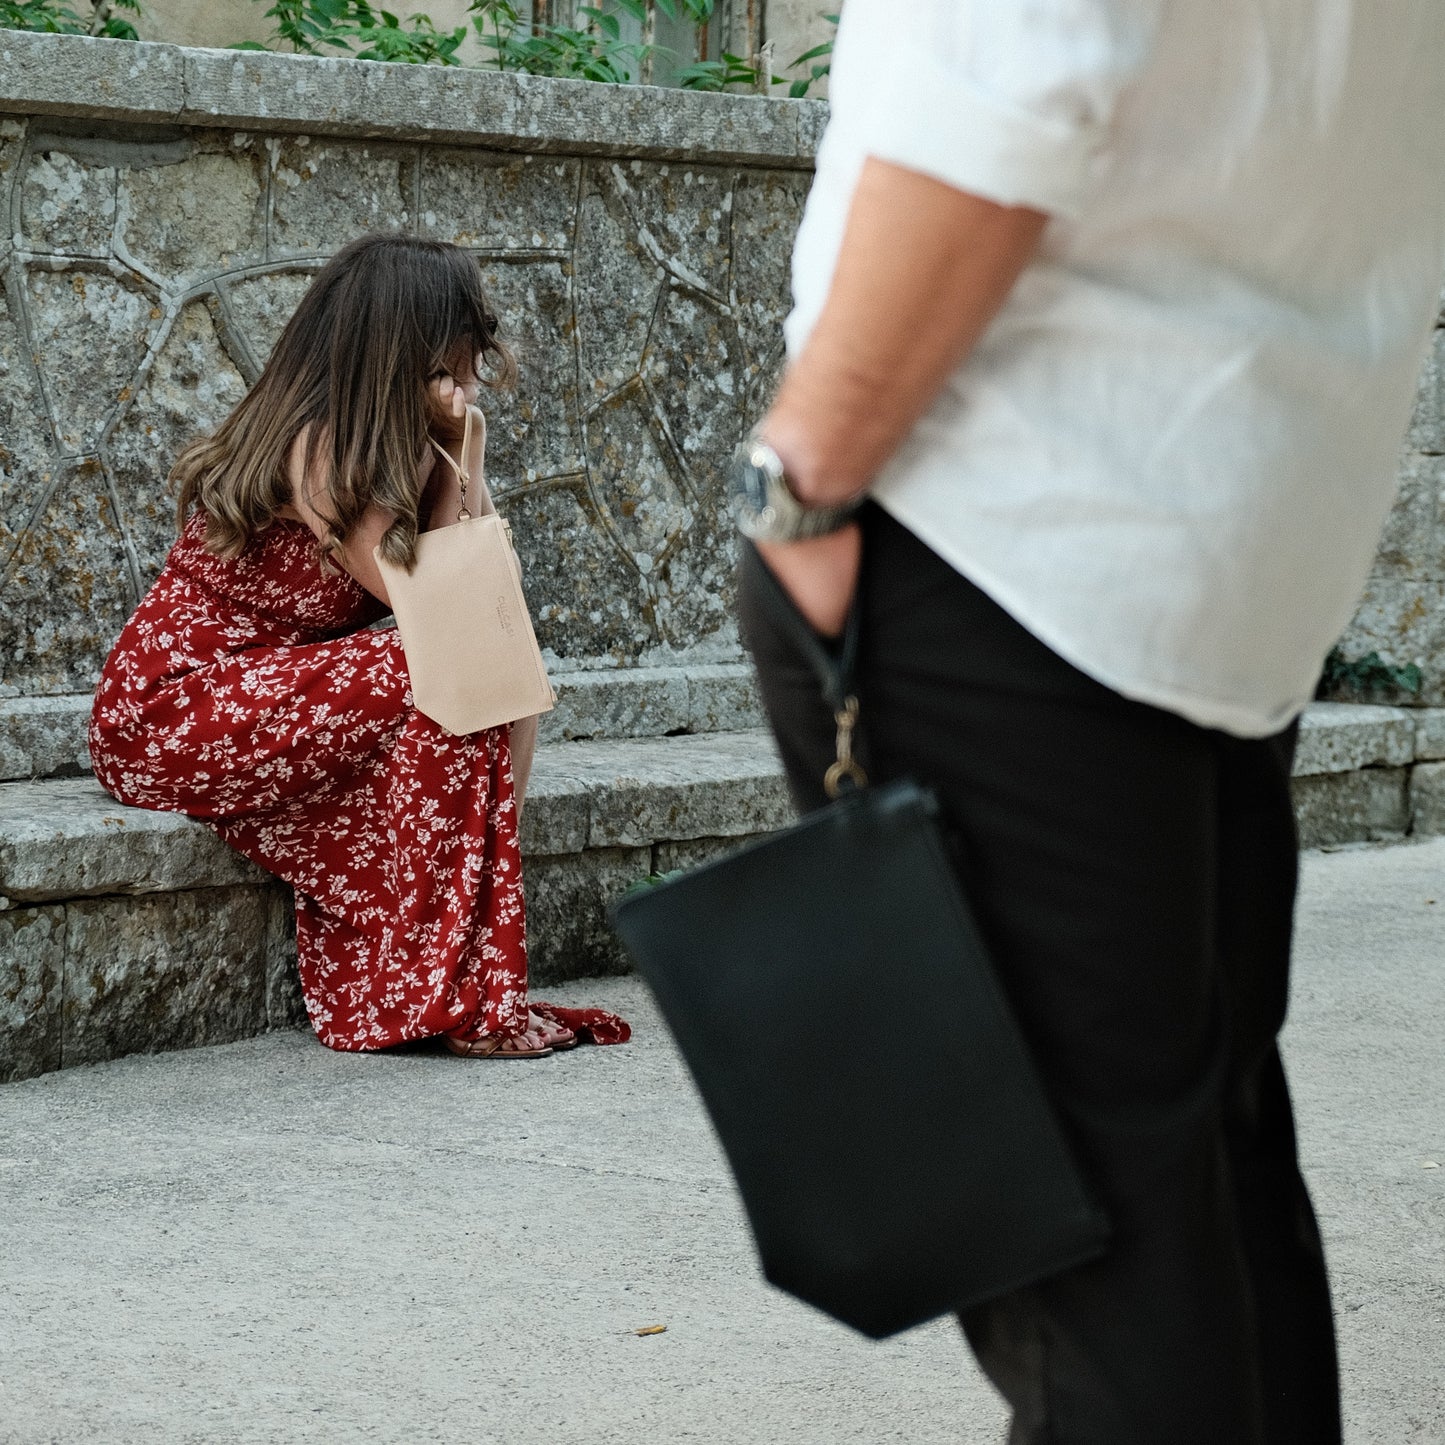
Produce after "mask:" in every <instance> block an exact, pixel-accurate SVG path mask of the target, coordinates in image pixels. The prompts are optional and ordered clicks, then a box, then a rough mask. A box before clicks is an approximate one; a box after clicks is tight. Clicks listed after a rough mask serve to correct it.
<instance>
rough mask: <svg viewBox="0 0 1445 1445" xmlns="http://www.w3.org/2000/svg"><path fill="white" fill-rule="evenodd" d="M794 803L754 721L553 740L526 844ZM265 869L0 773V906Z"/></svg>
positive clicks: (82, 794) (754, 816) (640, 831)
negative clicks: (732, 726) (3, 779)
mask: <svg viewBox="0 0 1445 1445" xmlns="http://www.w3.org/2000/svg"><path fill="white" fill-rule="evenodd" d="M790 815H791V810H790V805H789V802H788V798H787V791H786V788H785V786H784V783H783V775H782V765H781V764H780V763H779V761H778V758H777V754H776V753H775V751H774V749H773V744H772V740H771V738H769V736H768V735H767V734H766V733H765V732H762V731H751V732H741V733H720V734H711V735H698V736H682V737H672V738H643V739H624V740H614V741H610V742H591V743H581V742H579V743H561V744H553V745H550V746H546V747H542V748H539V749H538V752H537V763H536V767H535V769H534V772H533V778H532V787H531V790H530V792H529V795H528V800H527V806H526V809H525V813H524V817H523V823H522V846H523V849H524V851H525V852H526V853H527V854H528V855H542V856H555V855H571V854H576V853H582V852H585V851H588V850H608V849H617V848H632V849H637V848H650V847H651V846H652V845H653V844H654V843H658V842H665V843H676V842H689V841H692V840H696V839H714V838H718V839H721V838H740V837H745V836H748V835H750V834H755V833H765V832H768V831H770V830H771V829H774V828H777V827H780V826H782V824H783V823H785V822H786V821H787V819H788V818H789V816H790ZM646 871H647V870H646V869H645V868H644V869H643V872H644V873H645V872H646ZM266 878H267V875H266V874H265V873H263V872H262V870H261V869H259V868H256V867H255V866H254V865H252V864H250V863H248V862H246V861H245V860H244V859H243V858H241V857H239V856H238V855H237V854H236V853H234V852H232V850H231V849H230V848H228V847H227V846H226V845H225V844H224V843H222V842H221V841H220V840H219V839H218V838H217V837H216V836H215V835H214V834H213V833H212V832H211V831H210V830H209V829H208V828H205V827H203V826H202V825H201V824H199V823H197V822H194V821H193V820H192V819H190V818H185V817H182V816H180V815H179V814H176V813H156V812H151V811H149V810H147V809H144V808H128V807H126V806H124V805H123V804H121V803H117V802H116V801H115V799H113V798H112V797H111V796H110V795H109V794H108V793H107V792H106V791H105V790H104V789H103V788H102V787H101V786H100V784H99V783H97V782H96V781H95V779H94V778H53V779H46V780H42V781H37V782H23V783H5V784H3V785H0V897H3V899H4V903H3V904H0V906H10V907H13V906H17V905H21V904H25V905H28V904H32V903H37V902H46V901H52V900H59V899H70V898H84V897H96V896H101V895H113V894H129V895H134V894H146V893H169V892H174V891H176V890H183V889H194V888H219V887H228V886H233V885H239V884H250V885H255V884H259V883H264V882H265V881H266Z"/></svg>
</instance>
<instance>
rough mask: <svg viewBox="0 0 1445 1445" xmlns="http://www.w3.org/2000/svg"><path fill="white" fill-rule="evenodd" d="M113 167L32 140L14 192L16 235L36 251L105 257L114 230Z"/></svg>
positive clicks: (107, 253) (114, 177) (114, 175)
mask: <svg viewBox="0 0 1445 1445" xmlns="http://www.w3.org/2000/svg"><path fill="white" fill-rule="evenodd" d="M115 188H116V172H115V167H114V166H107V165H95V164H87V163H86V162H85V161H83V160H80V159H78V158H76V157H74V156H71V155H67V154H66V153H65V152H64V151H63V150H60V149H58V148H57V149H55V150H48V149H45V143H44V141H43V140H41V139H37V140H36V141H35V142H34V148H33V153H32V155H31V158H30V164H29V165H28V166H27V167H26V171H25V181H24V184H23V185H22V186H21V188H20V231H21V234H22V235H23V236H24V238H25V241H26V244H27V246H29V247H30V248H31V249H32V250H36V251H56V252H62V253H65V254H67V255H70V256H109V255H110V241H111V232H112V231H113V230H114V228H115Z"/></svg>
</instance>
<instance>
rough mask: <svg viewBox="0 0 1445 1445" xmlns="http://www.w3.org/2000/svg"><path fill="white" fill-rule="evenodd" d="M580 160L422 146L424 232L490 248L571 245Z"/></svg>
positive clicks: (552, 248) (553, 248)
mask: <svg viewBox="0 0 1445 1445" xmlns="http://www.w3.org/2000/svg"><path fill="white" fill-rule="evenodd" d="M580 173H581V165H580V162H578V160H577V159H576V158H575V157H571V156H519V155H509V154H507V153H506V152H500V151H478V150H470V149H468V150H459V149H446V148H437V149H431V148H428V149H427V150H425V151H423V152H422V160H421V208H420V216H419V220H420V223H421V234H422V235H423V236H428V237H431V238H432V239H434V240H437V241H450V242H451V243H452V244H453V245H456V246H472V247H475V248H477V249H479V250H488V251H565V252H566V253H568V255H570V254H571V251H572V243H573V239H574V229H575V225H576V218H577V183H578V178H579V175H580Z"/></svg>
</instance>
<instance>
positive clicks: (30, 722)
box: [0, 693, 90, 783]
mask: <svg viewBox="0 0 1445 1445" xmlns="http://www.w3.org/2000/svg"><path fill="white" fill-rule="evenodd" d="M89 721H90V697H89V695H88V694H85V693H78V694H72V695H69V696H60V697H12V698H0V783H8V782H13V781H15V780H17V779H21V778H62V777H72V776H78V775H80V774H82V773H86V772H89V771H90V754H89V751H88V750H87V748H86V742H85V733H86V726H87V724H88V723H89Z"/></svg>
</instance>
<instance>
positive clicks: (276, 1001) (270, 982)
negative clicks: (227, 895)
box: [265, 883, 306, 1029]
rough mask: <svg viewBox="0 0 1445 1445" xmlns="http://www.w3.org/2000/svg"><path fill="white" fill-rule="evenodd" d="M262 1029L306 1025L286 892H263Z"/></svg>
mask: <svg viewBox="0 0 1445 1445" xmlns="http://www.w3.org/2000/svg"><path fill="white" fill-rule="evenodd" d="M265 967H266V1027H267V1028H272V1029H286V1028H298V1027H300V1026H301V1025H302V1024H304V1023H305V1022H306V1002H305V1000H304V999H303V998H302V997H301V975H300V974H299V973H297V971H296V910H295V907H294V902H293V896H292V893H291V890H290V888H288V887H287V886H286V885H285V884H283V883H273V884H272V885H271V886H270V887H269V888H268V889H267V890H266V956H265Z"/></svg>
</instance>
